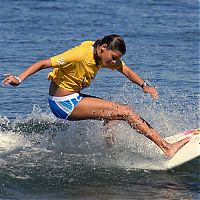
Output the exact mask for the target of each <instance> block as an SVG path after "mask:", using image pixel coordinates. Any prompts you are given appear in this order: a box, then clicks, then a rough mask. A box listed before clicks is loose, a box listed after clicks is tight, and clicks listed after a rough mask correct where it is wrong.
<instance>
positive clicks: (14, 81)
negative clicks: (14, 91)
mask: <svg viewBox="0 0 200 200" xmlns="http://www.w3.org/2000/svg"><path fill="white" fill-rule="evenodd" d="M4 76H6V78H5V79H4V80H3V81H2V83H3V85H8V84H10V85H12V86H18V85H19V84H20V83H21V82H20V81H19V79H17V78H16V77H15V76H14V75H12V74H4Z"/></svg>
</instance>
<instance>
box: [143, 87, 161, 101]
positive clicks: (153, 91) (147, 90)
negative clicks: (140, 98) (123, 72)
mask: <svg viewBox="0 0 200 200" xmlns="http://www.w3.org/2000/svg"><path fill="white" fill-rule="evenodd" d="M143 90H144V92H145V93H149V94H150V95H151V96H152V98H153V99H154V100H157V99H158V97H159V94H158V91H157V89H156V88H155V87H152V86H146V87H144V89H143Z"/></svg>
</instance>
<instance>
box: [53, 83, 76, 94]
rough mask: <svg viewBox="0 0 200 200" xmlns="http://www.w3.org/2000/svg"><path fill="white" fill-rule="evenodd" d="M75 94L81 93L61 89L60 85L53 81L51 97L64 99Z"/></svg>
mask: <svg viewBox="0 0 200 200" xmlns="http://www.w3.org/2000/svg"><path fill="white" fill-rule="evenodd" d="M75 92H78V93H80V91H73V92H71V91H68V90H66V89H63V88H60V87H59V86H58V85H56V84H55V83H54V82H53V81H51V84H50V86H49V95H51V96H56V97H63V96H67V95H70V94H73V93H75Z"/></svg>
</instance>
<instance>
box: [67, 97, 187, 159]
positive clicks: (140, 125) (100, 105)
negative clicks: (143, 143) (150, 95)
mask: <svg viewBox="0 0 200 200" xmlns="http://www.w3.org/2000/svg"><path fill="white" fill-rule="evenodd" d="M68 119H69V120H84V119H105V120H124V121H127V122H128V123H129V125H130V126H131V127H132V128H134V129H135V130H136V131H137V132H139V133H142V134H144V135H145V136H146V137H148V138H149V139H150V140H152V141H153V142H154V143H155V144H157V145H158V146H159V147H160V148H161V149H162V151H163V152H164V153H165V154H166V155H167V156H169V157H173V156H174V155H175V154H176V152H177V151H178V150H179V149H180V148H181V147H182V146H184V145H185V144H186V143H187V142H188V141H189V138H186V139H183V140H181V141H179V142H176V143H173V144H169V143H167V142H166V141H165V140H164V139H163V138H162V137H161V136H160V135H159V134H158V133H157V132H156V131H155V130H154V129H153V128H152V127H151V126H150V125H149V124H148V123H147V122H146V121H145V120H144V119H142V118H141V117H140V116H139V115H138V114H137V113H135V112H134V111H133V110H132V109H131V108H130V107H129V106H125V105H122V104H118V103H113V102H111V101H107V100H104V99H100V98H94V97H84V98H83V99H82V100H81V101H80V102H79V103H78V104H77V105H76V106H75V108H74V110H73V112H72V113H71V115H70V117H69V118H68Z"/></svg>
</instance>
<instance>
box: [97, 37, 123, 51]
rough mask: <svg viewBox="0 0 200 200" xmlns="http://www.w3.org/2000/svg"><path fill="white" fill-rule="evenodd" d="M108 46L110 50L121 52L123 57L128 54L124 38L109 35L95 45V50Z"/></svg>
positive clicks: (98, 40)
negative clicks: (104, 45)
mask: <svg viewBox="0 0 200 200" xmlns="http://www.w3.org/2000/svg"><path fill="white" fill-rule="evenodd" d="M103 44H107V46H108V48H109V49H110V50H117V51H120V52H121V53H122V54H123V55H124V54H125V53H126V45H125V42H124V40H123V38H122V37H121V36H119V35H107V36H105V37H103V38H101V39H97V40H96V41H95V43H94V45H93V46H94V48H96V47H97V46H101V45H103Z"/></svg>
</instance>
